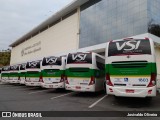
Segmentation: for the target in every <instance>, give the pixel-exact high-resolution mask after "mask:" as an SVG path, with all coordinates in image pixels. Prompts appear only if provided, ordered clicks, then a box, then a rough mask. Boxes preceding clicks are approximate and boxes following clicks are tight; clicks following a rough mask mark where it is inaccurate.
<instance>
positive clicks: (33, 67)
mask: <svg viewBox="0 0 160 120" xmlns="http://www.w3.org/2000/svg"><path fill="white" fill-rule="evenodd" d="M41 79H42V75H41V60H37V61H31V62H27V64H26V81H25V85H26V86H41Z"/></svg>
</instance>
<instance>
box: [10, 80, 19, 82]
mask: <svg viewBox="0 0 160 120" xmlns="http://www.w3.org/2000/svg"><path fill="white" fill-rule="evenodd" d="M19 82H20V81H19V80H9V83H19Z"/></svg>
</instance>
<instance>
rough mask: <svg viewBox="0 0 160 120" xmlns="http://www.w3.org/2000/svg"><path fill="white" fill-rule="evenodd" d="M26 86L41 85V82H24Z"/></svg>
mask: <svg viewBox="0 0 160 120" xmlns="http://www.w3.org/2000/svg"><path fill="white" fill-rule="evenodd" d="M25 85H26V86H35V87H36V86H41V82H25Z"/></svg>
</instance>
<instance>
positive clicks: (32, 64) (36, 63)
mask: <svg viewBox="0 0 160 120" xmlns="http://www.w3.org/2000/svg"><path fill="white" fill-rule="evenodd" d="M40 62H41V61H33V62H27V65H26V68H40Z"/></svg>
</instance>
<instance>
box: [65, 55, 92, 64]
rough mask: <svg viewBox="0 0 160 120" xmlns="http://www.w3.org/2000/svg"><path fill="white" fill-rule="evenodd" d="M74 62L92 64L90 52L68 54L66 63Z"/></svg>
mask: <svg viewBox="0 0 160 120" xmlns="http://www.w3.org/2000/svg"><path fill="white" fill-rule="evenodd" d="M72 63H73V64H74V63H89V64H92V54H91V53H75V54H68V58H67V64H72Z"/></svg>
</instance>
